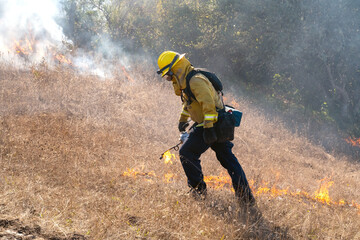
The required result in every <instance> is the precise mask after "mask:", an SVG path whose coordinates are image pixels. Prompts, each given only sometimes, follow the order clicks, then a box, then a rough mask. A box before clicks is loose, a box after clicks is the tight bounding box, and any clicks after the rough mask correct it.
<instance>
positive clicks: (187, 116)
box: [179, 104, 190, 122]
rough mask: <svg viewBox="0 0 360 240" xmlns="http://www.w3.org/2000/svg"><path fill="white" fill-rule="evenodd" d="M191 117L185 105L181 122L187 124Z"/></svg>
mask: <svg viewBox="0 0 360 240" xmlns="http://www.w3.org/2000/svg"><path fill="white" fill-rule="evenodd" d="M189 117H190V113H189V112H188V111H187V110H186V107H185V104H183V108H182V111H181V114H180V119H179V122H187V120H188V119H189Z"/></svg>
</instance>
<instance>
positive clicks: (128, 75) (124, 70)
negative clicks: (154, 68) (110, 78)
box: [121, 66, 134, 82]
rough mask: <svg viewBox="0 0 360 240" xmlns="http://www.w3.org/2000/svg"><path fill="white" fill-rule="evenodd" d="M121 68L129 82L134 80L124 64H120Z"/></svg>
mask: <svg viewBox="0 0 360 240" xmlns="http://www.w3.org/2000/svg"><path fill="white" fill-rule="evenodd" d="M121 70H122V71H123V73H124V75H125V77H126V78H127V79H129V80H130V81H131V82H134V79H133V78H132V77H131V76H130V74H129V73H128V72H127V71H126V68H125V67H124V66H121Z"/></svg>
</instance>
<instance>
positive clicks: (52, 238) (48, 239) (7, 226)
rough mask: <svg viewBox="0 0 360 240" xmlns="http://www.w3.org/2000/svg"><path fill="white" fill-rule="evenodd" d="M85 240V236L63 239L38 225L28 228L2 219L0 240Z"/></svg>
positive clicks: (14, 221)
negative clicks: (46, 231)
mask: <svg viewBox="0 0 360 240" xmlns="http://www.w3.org/2000/svg"><path fill="white" fill-rule="evenodd" d="M30 239H34V240H41V239H44V240H85V239H87V238H86V237H84V236H83V235H79V234H73V235H72V236H70V237H62V236H61V235H60V234H58V233H50V234H49V233H45V232H44V231H43V229H41V227H40V226H38V225H33V226H28V225H25V224H23V223H21V222H20V221H19V220H17V219H14V220H8V219H0V240H30Z"/></svg>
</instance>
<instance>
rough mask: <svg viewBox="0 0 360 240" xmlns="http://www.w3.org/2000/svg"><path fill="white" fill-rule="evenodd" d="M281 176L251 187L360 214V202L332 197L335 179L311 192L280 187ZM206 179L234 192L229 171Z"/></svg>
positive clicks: (138, 172)
mask: <svg viewBox="0 0 360 240" xmlns="http://www.w3.org/2000/svg"><path fill="white" fill-rule="evenodd" d="M163 157H164V159H165V160H164V163H165V164H168V163H171V164H172V161H171V159H172V158H174V159H176V157H175V154H172V153H171V152H170V151H167V152H165V153H164V156H163ZM123 176H128V177H137V176H147V177H150V178H156V177H157V176H156V174H155V173H154V172H148V173H146V172H143V171H142V169H139V168H132V169H129V168H128V169H127V171H126V172H124V173H123ZM279 176H280V173H277V174H276V177H275V183H273V184H272V185H270V182H265V181H261V182H259V183H256V182H255V181H254V180H249V185H250V188H251V189H252V191H253V193H254V195H255V196H262V195H268V196H270V197H273V198H275V197H281V196H289V197H293V198H296V199H298V200H299V201H303V200H307V201H312V202H318V203H321V204H326V205H328V206H348V207H354V208H357V209H358V213H359V214H360V204H358V203H356V202H355V201H351V202H349V201H346V200H344V199H340V200H339V201H334V200H332V199H331V198H330V194H329V189H330V188H331V186H333V184H334V181H331V178H327V177H325V178H323V179H321V180H319V182H320V185H319V188H318V189H317V190H316V191H315V192H314V193H313V194H310V193H308V192H306V191H303V190H296V191H292V190H290V189H289V187H287V188H285V189H283V188H280V187H278V185H277V184H276V182H277V181H278V179H279ZM175 179H176V175H175V174H174V173H172V172H171V171H168V172H167V173H166V174H164V176H163V181H164V182H165V183H171V182H174V181H175ZM204 181H205V182H206V183H207V185H208V186H209V187H212V188H213V189H215V190H222V189H229V190H231V191H232V192H234V189H233V188H232V181H231V178H230V176H229V174H227V172H222V173H221V174H220V175H219V176H215V175H210V176H204Z"/></svg>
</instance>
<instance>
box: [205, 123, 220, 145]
mask: <svg viewBox="0 0 360 240" xmlns="http://www.w3.org/2000/svg"><path fill="white" fill-rule="evenodd" d="M203 138H204V141H205V143H206V144H207V145H209V146H211V145H213V144H214V143H215V142H216V141H217V137H216V131H215V128H213V127H212V128H204V133H203Z"/></svg>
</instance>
